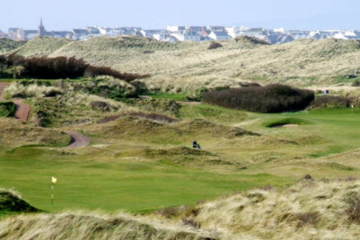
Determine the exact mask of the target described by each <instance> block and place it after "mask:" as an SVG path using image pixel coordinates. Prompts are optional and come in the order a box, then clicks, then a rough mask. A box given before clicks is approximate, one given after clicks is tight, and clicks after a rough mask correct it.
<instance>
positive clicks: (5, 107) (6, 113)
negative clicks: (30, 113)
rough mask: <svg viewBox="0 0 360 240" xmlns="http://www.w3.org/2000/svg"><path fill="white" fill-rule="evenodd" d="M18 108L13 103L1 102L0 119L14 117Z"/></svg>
mask: <svg viewBox="0 0 360 240" xmlns="http://www.w3.org/2000/svg"><path fill="white" fill-rule="evenodd" d="M16 110H17V106H16V104H15V103H13V102H0V117H14V116H15V113H16Z"/></svg>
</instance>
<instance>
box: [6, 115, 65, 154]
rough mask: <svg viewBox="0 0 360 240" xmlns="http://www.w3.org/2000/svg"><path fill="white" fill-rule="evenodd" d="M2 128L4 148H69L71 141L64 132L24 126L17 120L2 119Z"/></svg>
mask: <svg viewBox="0 0 360 240" xmlns="http://www.w3.org/2000/svg"><path fill="white" fill-rule="evenodd" d="M0 126H1V128H0V143H1V145H2V146H3V147H19V146H23V145H44V146H67V145H68V144H69V143H70V141H71V138H70V137H69V136H68V135H67V134H65V133H64V132H62V131H59V130H53V129H43V128H39V127H33V126H28V125H22V124H21V123H20V122H18V121H16V120H10V119H1V120H0Z"/></svg>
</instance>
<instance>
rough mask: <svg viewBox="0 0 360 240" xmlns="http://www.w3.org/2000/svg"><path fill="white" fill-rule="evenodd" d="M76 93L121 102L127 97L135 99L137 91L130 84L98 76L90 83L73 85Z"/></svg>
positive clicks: (84, 82)
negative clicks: (80, 92) (81, 92)
mask: <svg viewBox="0 0 360 240" xmlns="http://www.w3.org/2000/svg"><path fill="white" fill-rule="evenodd" d="M73 87H74V89H75V90H77V91H83V92H85V93H88V94H93V95H98V96H101V97H106V98H111V99H114V100H122V99H124V98H129V97H137V96H138V94H139V92H138V89H137V88H136V87H135V86H133V85H132V84H130V83H128V82H126V81H123V80H119V79H116V78H113V77H108V76H99V77H96V78H95V79H92V81H79V82H76V83H74V84H73Z"/></svg>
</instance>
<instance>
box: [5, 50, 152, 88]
mask: <svg viewBox="0 0 360 240" xmlns="http://www.w3.org/2000/svg"><path fill="white" fill-rule="evenodd" d="M0 63H2V65H4V64H5V65H6V66H7V68H9V69H10V70H9V71H10V72H12V71H15V70H16V72H14V74H15V75H14V76H15V77H25V78H40V79H59V78H63V79H64V78H79V77H84V76H90V77H95V76H99V75H107V76H112V77H114V78H118V79H122V80H125V81H127V82H130V81H133V80H135V79H140V78H146V77H149V75H140V74H133V73H122V72H119V71H116V70H114V69H112V68H109V67H99V66H93V65H90V64H88V63H86V62H85V61H84V60H82V59H77V58H75V57H70V58H67V57H55V58H48V57H29V58H25V57H23V56H20V55H16V54H11V55H9V56H8V57H4V56H2V57H1V58H0ZM18 67H21V68H18ZM15 68H16V69H15Z"/></svg>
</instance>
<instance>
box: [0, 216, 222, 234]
mask: <svg viewBox="0 0 360 240" xmlns="http://www.w3.org/2000/svg"><path fill="white" fill-rule="evenodd" d="M211 235H213V234H210V233H208V232H206V231H199V230H196V229H192V228H190V227H185V226H181V225H175V224H172V225H170V224H163V223H160V222H159V221H156V220H154V219H149V218H145V217H133V216H130V215H127V214H121V215H118V216H105V215H100V214H96V213H92V214H89V213H88V214H85V213H62V214H54V215H53V214H40V215H33V216H17V217H13V218H10V219H6V220H4V221H2V222H0V238H1V239H8V240H19V239H38V240H48V239H53V240H60V239H61V240H65V239H99V240H105V239H106V240H115V239H116V240H148V239H152V240H216V239H218V238H216V237H212V236H211Z"/></svg>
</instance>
